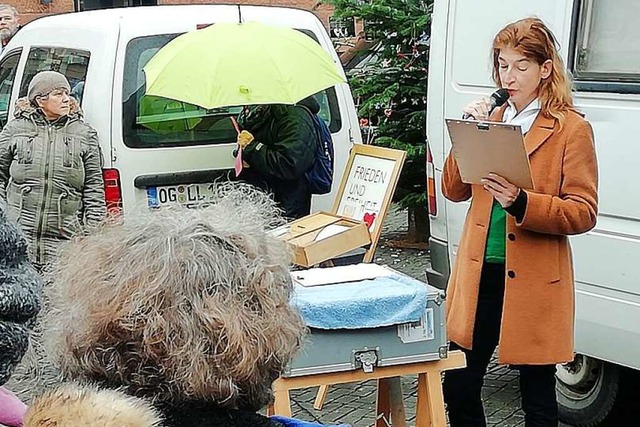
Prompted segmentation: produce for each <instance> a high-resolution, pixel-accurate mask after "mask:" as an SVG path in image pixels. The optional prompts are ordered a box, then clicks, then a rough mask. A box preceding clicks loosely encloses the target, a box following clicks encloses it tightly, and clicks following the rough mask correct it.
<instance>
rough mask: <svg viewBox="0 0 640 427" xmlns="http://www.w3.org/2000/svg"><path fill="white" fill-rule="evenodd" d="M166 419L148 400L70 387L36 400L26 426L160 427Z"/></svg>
mask: <svg viewBox="0 0 640 427" xmlns="http://www.w3.org/2000/svg"><path fill="white" fill-rule="evenodd" d="M161 425H162V419H161V417H160V415H159V414H158V412H157V411H156V410H155V409H153V407H152V406H151V405H150V404H149V403H148V402H147V401H145V400H142V399H139V398H136V397H132V396H127V395H125V394H124V393H121V392H119V391H114V390H106V389H105V390H102V389H98V388H96V387H94V386H89V385H82V386H81V385H77V384H68V385H65V386H63V387H61V388H59V389H57V390H53V391H49V392H47V393H45V394H44V395H42V396H39V397H37V398H35V399H34V401H33V402H32V404H31V406H30V407H29V409H28V410H27V413H26V415H25V417H24V427H88V426H95V427H98V426H99V427H159V426H161Z"/></svg>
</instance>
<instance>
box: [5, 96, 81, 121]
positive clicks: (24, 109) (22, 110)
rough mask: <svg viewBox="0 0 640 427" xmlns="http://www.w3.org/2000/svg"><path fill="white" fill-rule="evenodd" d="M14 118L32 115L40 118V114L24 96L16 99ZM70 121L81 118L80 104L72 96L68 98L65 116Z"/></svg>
mask: <svg viewBox="0 0 640 427" xmlns="http://www.w3.org/2000/svg"><path fill="white" fill-rule="evenodd" d="M13 115H14V117H15V118H18V117H25V118H31V117H32V116H33V115H37V116H41V117H42V112H41V111H40V110H39V109H38V108H36V107H34V106H33V104H31V102H29V99H28V98H27V97H26V96H25V97H23V98H18V100H17V101H16V108H15V111H14V112H13ZM67 116H68V117H69V118H71V119H75V118H80V117H82V116H83V114H82V110H81V109H80V104H78V101H76V99H75V98H74V97H72V96H70V97H69V114H68V115H67Z"/></svg>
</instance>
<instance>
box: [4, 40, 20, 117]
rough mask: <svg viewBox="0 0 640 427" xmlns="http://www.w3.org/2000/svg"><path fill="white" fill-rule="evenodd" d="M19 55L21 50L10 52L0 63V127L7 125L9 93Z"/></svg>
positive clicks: (11, 89)
mask: <svg viewBox="0 0 640 427" xmlns="http://www.w3.org/2000/svg"><path fill="white" fill-rule="evenodd" d="M21 53H22V49H19V50H17V51H14V52H10V53H9V54H7V56H5V58H4V59H3V60H2V62H1V63H0V126H4V125H5V124H7V120H8V118H9V107H10V106H11V104H10V102H11V92H12V91H13V82H14V80H15V78H16V71H17V70H18V62H19V61H20V54H21Z"/></svg>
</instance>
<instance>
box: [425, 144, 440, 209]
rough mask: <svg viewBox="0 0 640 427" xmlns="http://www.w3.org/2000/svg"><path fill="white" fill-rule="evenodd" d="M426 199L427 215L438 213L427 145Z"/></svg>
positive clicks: (433, 175) (432, 169)
mask: <svg viewBox="0 0 640 427" xmlns="http://www.w3.org/2000/svg"><path fill="white" fill-rule="evenodd" d="M427 197H428V198H429V214H430V215H436V214H437V213H438V206H437V204H436V174H435V167H434V166H433V156H431V150H430V149H429V144H427Z"/></svg>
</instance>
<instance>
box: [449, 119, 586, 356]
mask: <svg viewBox="0 0 640 427" xmlns="http://www.w3.org/2000/svg"><path fill="white" fill-rule="evenodd" d="M503 112H504V109H501V110H499V111H497V112H496V113H494V115H492V117H491V119H493V120H500V118H501V117H502V113H503ZM525 147H526V151H527V153H528V155H529V162H530V164H531V174H532V178H533V183H534V189H533V190H526V192H527V197H528V203H527V208H526V213H525V215H524V218H523V220H522V223H520V224H517V223H516V221H515V219H514V218H513V217H512V216H510V215H507V230H506V234H505V238H506V261H505V271H506V273H505V276H506V277H505V295H504V308H503V313H502V325H501V331H500V342H499V349H498V359H499V362H500V363H505V364H514V365H518V364H528V365H541V364H554V363H561V362H567V361H570V360H573V327H574V326H573V325H574V284H573V264H572V257H571V248H570V246H569V240H568V237H567V236H568V235H572V234H580V233H584V232H586V231H588V230H590V229H591V228H593V227H594V226H595V223H596V217H597V210H598V193H597V184H598V167H597V161H596V154H595V148H594V142H593V132H592V130H591V125H590V124H589V123H588V122H587V121H586V120H584V119H583V118H582V117H581V116H580V115H579V114H578V113H575V112H573V111H572V112H569V113H567V117H566V119H565V122H564V126H563V127H562V129H560V126H559V124H558V122H557V120H555V119H553V118H549V117H546V116H544V115H543V114H539V115H538V117H537V118H536V120H535V122H534V123H533V126H532V127H531V129H530V130H529V132H528V133H527V135H526V136H525ZM442 191H443V193H444V196H445V197H446V198H447V199H449V200H452V201H454V202H462V201H464V200H468V199H471V207H470V209H469V212H468V213H467V218H466V221H465V225H464V230H463V233H462V238H461V241H460V247H459V250H458V253H457V256H456V260H455V265H454V267H453V271H452V273H451V277H450V279H449V285H448V289H447V332H448V335H449V338H450V339H451V341H453V342H455V343H457V344H458V345H460V346H462V347H464V348H467V349H471V348H472V347H473V328H474V320H475V316H476V307H477V302H478V290H479V282H480V271H481V269H482V264H483V260H484V253H485V246H486V241H487V231H488V228H489V219H490V215H491V206H492V204H493V198H492V197H491V195H490V194H489V193H488V192H487V191H485V190H484V188H483V187H482V186H479V185H470V184H465V183H463V182H462V180H461V178H460V173H459V171H458V166H457V163H456V161H455V159H454V158H453V156H452V155H451V154H449V156H448V157H447V160H446V162H445V165H444V170H443V173H442Z"/></svg>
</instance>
